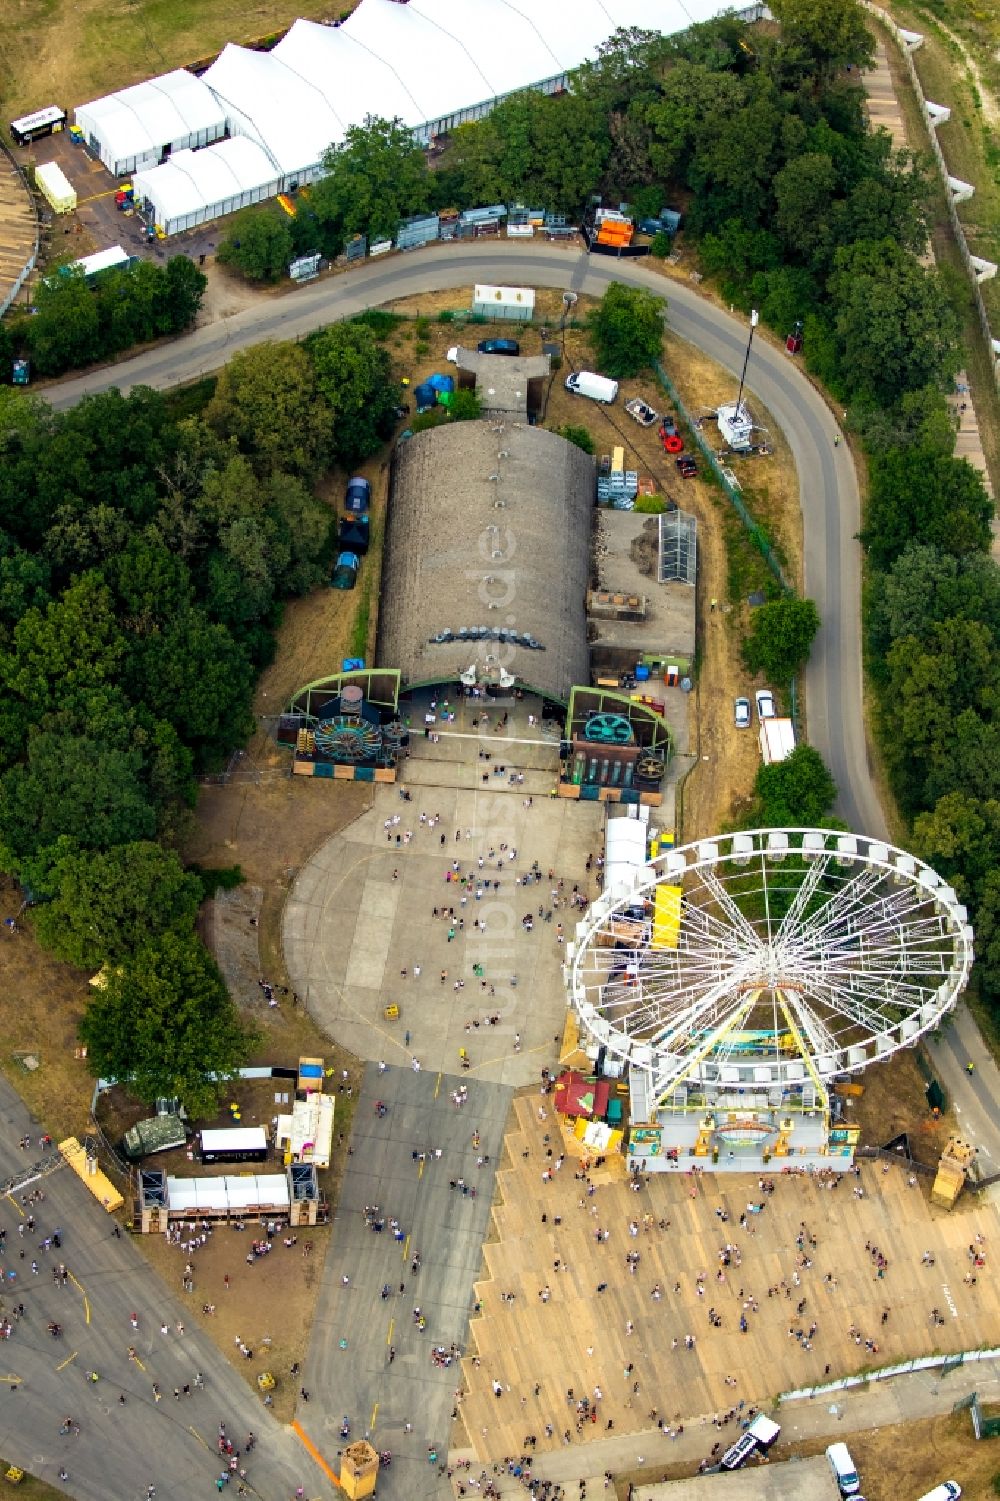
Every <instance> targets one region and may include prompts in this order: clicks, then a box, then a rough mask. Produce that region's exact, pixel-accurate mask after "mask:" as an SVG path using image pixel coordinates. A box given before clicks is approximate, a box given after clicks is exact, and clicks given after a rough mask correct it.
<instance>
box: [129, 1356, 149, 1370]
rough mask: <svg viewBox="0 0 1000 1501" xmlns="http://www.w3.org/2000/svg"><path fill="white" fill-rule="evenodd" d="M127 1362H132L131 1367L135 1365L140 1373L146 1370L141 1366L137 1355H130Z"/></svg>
mask: <svg viewBox="0 0 1000 1501" xmlns="http://www.w3.org/2000/svg"><path fill="white" fill-rule="evenodd" d="M129 1360H130V1361H131V1362H132V1364H133V1365H137V1366H138V1367H139V1369H140V1371H144V1370H145V1369H146V1367H145V1366H144V1365H143V1363H142V1361H141V1360H140V1359H139V1357H138V1355H130V1356H129Z"/></svg>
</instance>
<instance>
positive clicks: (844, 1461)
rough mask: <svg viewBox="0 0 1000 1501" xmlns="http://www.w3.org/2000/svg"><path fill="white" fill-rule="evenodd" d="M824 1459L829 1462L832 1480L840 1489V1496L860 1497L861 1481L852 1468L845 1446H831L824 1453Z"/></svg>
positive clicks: (848, 1452) (852, 1461)
mask: <svg viewBox="0 0 1000 1501" xmlns="http://www.w3.org/2000/svg"><path fill="white" fill-rule="evenodd" d="M826 1457H827V1459H828V1460H829V1461H830V1468H831V1470H832V1471H833V1478H834V1480H836V1482H837V1485H838V1486H839V1487H840V1494H841V1495H842V1496H860V1494H861V1481H860V1480H859V1479H858V1472H857V1470H856V1469H855V1467H854V1460H853V1459H852V1458H851V1454H850V1450H849V1449H848V1447H847V1445H846V1444H831V1445H830V1447H829V1449H827V1451H826Z"/></svg>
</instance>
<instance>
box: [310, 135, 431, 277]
mask: <svg viewBox="0 0 1000 1501" xmlns="http://www.w3.org/2000/svg"><path fill="white" fill-rule="evenodd" d="M323 166H324V169H325V175H324V176H323V177H321V178H320V179H319V181H318V182H317V183H315V184H314V185H313V187H312V189H311V190H310V207H311V209H312V212H313V213H314V214H315V216H316V219H317V221H318V223H319V224H320V225H321V226H322V227H323V230H324V233H325V234H326V236H327V238H328V244H330V242H332V244H335V245H336V246H337V248H339V245H340V243H342V242H343V241H344V240H345V239H348V238H350V237H351V236H352V235H356V234H364V235H367V236H368V239H369V240H370V241H371V240H384V239H392V238H394V237H395V234H396V230H397V229H398V228H399V224H400V221H401V220H403V219H405V218H407V217H408V216H409V215H410V214H415V213H417V212H419V211H420V210H422V209H425V208H426V207H427V205H428V204H429V202H430V197H431V190H430V180H429V173H428V170H427V159H426V157H425V155H424V153H423V151H422V150H421V148H420V147H419V146H418V145H416V143H415V142H414V139H413V132H412V131H411V130H410V129H409V127H408V126H406V125H404V124H403V122H402V120H398V119H396V120H385V119H381V118H379V117H377V116H376V117H373V116H369V117H368V119H367V120H366V121H365V123H364V125H350V126H348V129H347V133H346V135H345V137H344V140H343V141H342V142H340V144H339V145H336V146H331V147H330V149H329V151H327V153H326V155H325V156H324V157H323ZM331 248H332V245H331Z"/></svg>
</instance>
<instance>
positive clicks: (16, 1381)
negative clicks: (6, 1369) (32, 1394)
mask: <svg viewBox="0 0 1000 1501" xmlns="http://www.w3.org/2000/svg"><path fill="white" fill-rule="evenodd" d="M23 1380H24V1377H23V1376H0V1381H6V1382H8V1384H9V1385H10V1386H20V1385H21V1382H22V1381H23Z"/></svg>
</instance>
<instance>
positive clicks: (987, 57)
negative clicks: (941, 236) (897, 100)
mask: <svg viewBox="0 0 1000 1501" xmlns="http://www.w3.org/2000/svg"><path fill="white" fill-rule="evenodd" d="M934 11H935V12H939V13H942V19H943V20H944V22H945V24H946V25H947V26H948V28H949V29H950V30H952V31H954V32H955V33H956V34H957V35H961V36H962V40H963V42H964V43H965V45H966V46H967V47H968V49H969V51H970V53H971V55H972V56H973V58H974V60H975V62H976V64H977V66H978V67H979V68H980V71H981V73H982V76H983V80H984V82H985V83H986V84H987V85H988V86H991V87H992V89H993V91H994V92H995V93H997V94H998V95H1000V68H998V67H997V65H996V62H995V60H993V58H992V54H990V53H989V52H988V51H987V52H986V53H985V54H984V52H983V51H982V48H981V44H980V42H979V41H977V40H976V38H975V36H970V35H968V34H964V25H965V22H964V16H965V15H966V14H967V13H966V12H963V11H961V10H960V9H959V7H958V6H957V5H954V4H951V5H949V4H946V3H945V0H939V3H938V4H936V5H935V6H934ZM893 14H894V16H895V18H896V20H897V21H898V22H899V23H900V24H901V25H903V26H905V27H908V28H910V29H912V30H916V31H921V32H923V34H924V37H925V41H924V45H923V46H922V47H920V48H919V49H918V50H917V51H916V52H915V53H914V54H913V61H914V63H915V65H916V69H917V74H918V76H919V78H920V82H921V86H922V87H923V90H924V94H925V95H926V97H927V98H928V99H932V100H933V101H934V103H935V104H944V105H947V106H948V107H949V108H950V110H951V119H950V120H949V121H948V123H947V124H946V125H942V126H941V127H940V128H939V130H938V131H937V137H938V140H939V142H940V144H941V150H942V151H943V152H944V158H945V161H946V162H947V163H948V170H949V171H950V173H951V175H952V176H953V177H959V178H961V179H962V180H963V181H964V182H971V183H973V184H974V185H975V189H976V191H975V195H974V197H973V198H971V199H970V200H969V201H968V202H966V203H963V204H960V205H959V209H958V216H959V218H960V219H961V221H962V225H963V227H964V229H965V236H966V239H967V240H968V243H969V249H970V250H971V252H972V254H973V255H979V256H982V257H983V258H984V259H985V260H990V261H1000V133H998V128H997V126H996V125H993V124H991V123H990V121H989V119H988V118H987V113H986V111H985V110H984V109H983V102H982V97H981V95H980V91H979V89H978V88H977V87H976V84H975V81H974V79H973V78H972V76H971V75H970V73H969V70H968V66H967V63H966V61H965V59H964V57H963V55H962V52H961V50H960V49H959V48H958V47H957V46H956V45H955V43H954V42H953V41H952V40H951V38H950V37H948V36H946V35H945V34H944V32H942V31H941V29H940V28H939V27H938V26H937V25H936V23H935V15H934V14H933V13H932V10H931V7H929V6H926V5H914V6H912V7H911V6H896V7H894V9H893ZM998 29H1000V28H998ZM998 40H1000V38H998ZM907 128H908V130H909V123H908V122H907ZM982 293H983V300H984V302H985V304H986V309H987V312H988V313H989V314H990V317H991V319H992V320H993V322H994V327H998V326H1000V281H998V280H997V279H994V280H993V281H988V282H984V283H983V284H982Z"/></svg>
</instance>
